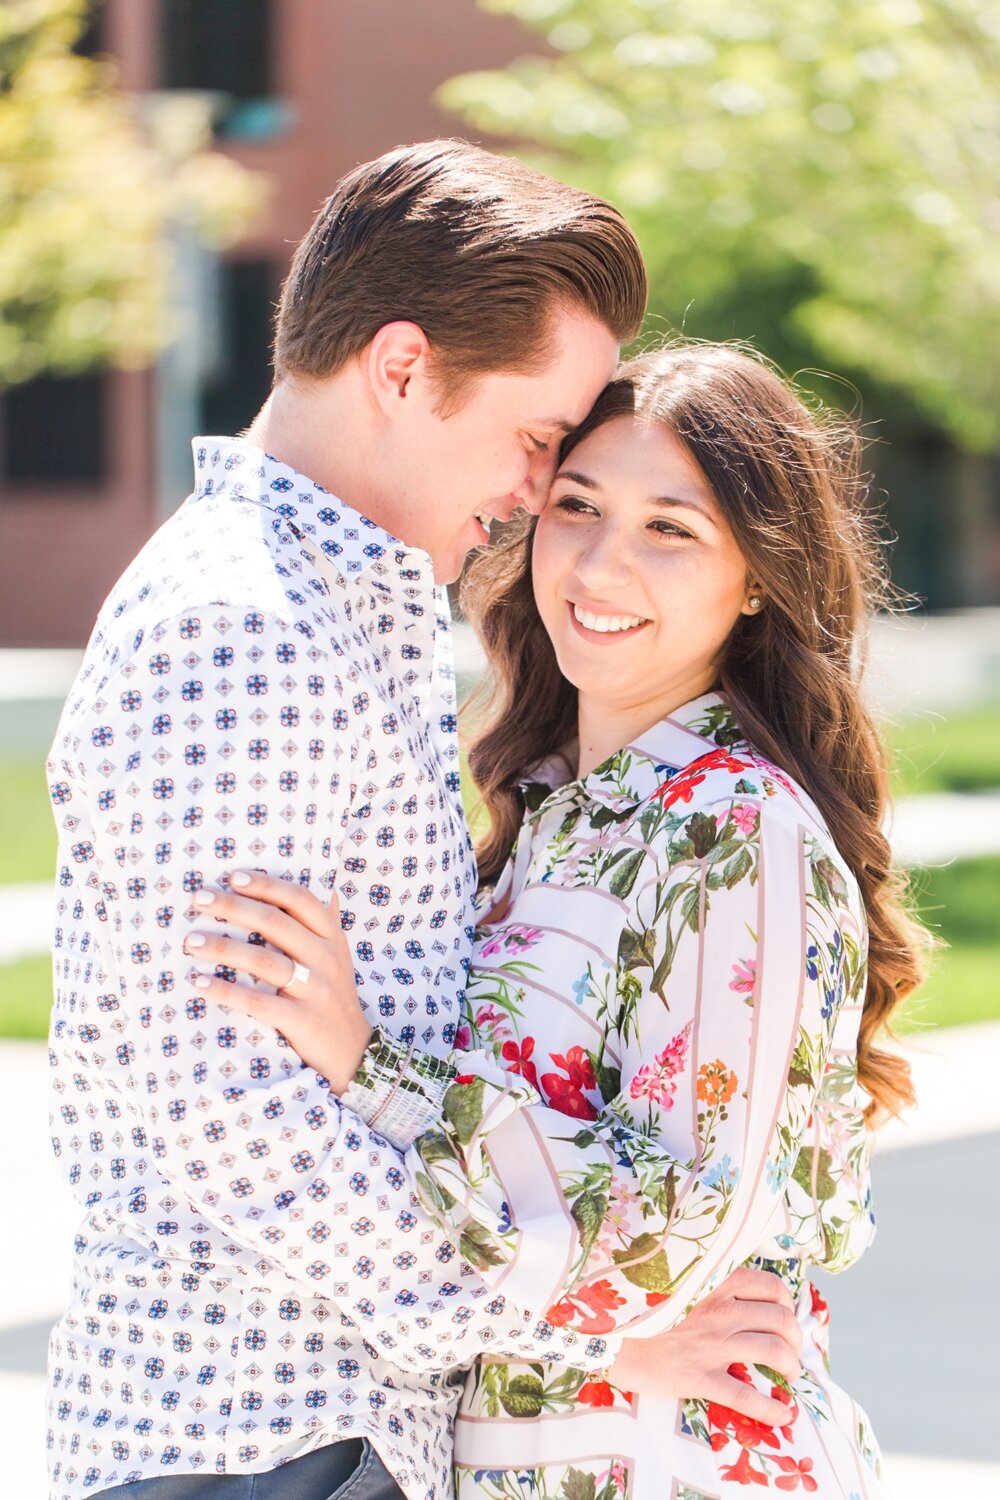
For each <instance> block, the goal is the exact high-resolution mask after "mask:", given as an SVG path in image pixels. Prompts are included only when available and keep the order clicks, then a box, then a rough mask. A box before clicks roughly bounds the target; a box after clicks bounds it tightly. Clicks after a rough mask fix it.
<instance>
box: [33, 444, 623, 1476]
mask: <svg viewBox="0 0 1000 1500" xmlns="http://www.w3.org/2000/svg"><path fill="white" fill-rule="evenodd" d="M195 461H196V488H195V491H194V493H193V494H192V495H191V496H190V498H189V499H188V501H187V502H186V503H185V504H184V505H183V506H182V507H181V509H180V510H179V511H178V512H177V513H176V515H174V516H173V517H172V518H171V519H170V520H169V521H168V522H167V523H166V524H165V525H164V526H163V527H162V528H161V529H160V531H159V532H158V533H157V534H156V535H155V536H154V537H153V538H152V540H151V541H150V542H149V544H148V545H147V546H146V548H145V549H144V550H143V552H142V553H140V555H139V557H138V558H137V559H136V560H135V562H134V563H133V564H132V566H131V567H130V568H129V569H128V571H127V572H126V573H125V575H124V576H123V577H122V579H121V580H120V581H119V583H118V584H117V585H116V587H115V588H114V590H113V591H112V593H111V595H110V597H109V599H108V600H107V602H106V604H105V606H104V608H103V610H102V611H101V615H100V617H99V620H98V623H97V626H96V629H95V632H94V635H93V637H92V639H91V642H90V645H89V647H88V650H87V653H86V657H85V660H84V664H83V667H82V669H81V671H80V675H79V677H78V679H77V681H76V683H75V685H74V687H73V690H72V692H71V693H70V696H69V699H68V701H67V704H66V707H65V709H64V712H63V716H62V719H61V722H60V725H59V729H58V732H57V735H56V739H55V743H54V746H53V749H52V753H51V758H50V762H49V778H50V787H51V792H52V797H53V802H54V806H55V813H56V820H57V823H58V829H59V857H58V885H57V916H56V934H55V1004H54V1010H53V1019H52V1029H51V1036H50V1060H51V1065H52V1132H53V1146H54V1150H55V1153H56V1156H57V1157H58V1159H59V1162H60V1164H61V1166H62V1167H63V1169H64V1171H65V1173H66V1177H67V1180H68V1182H69V1184H70V1186H71V1188H72V1191H73V1192H74V1194H75V1195H76V1197H77V1198H78V1200H79V1202H80V1211H81V1221H80V1226H79V1231H78V1234H77V1237H76V1240H75V1247H74V1272H73V1284H72V1289H71V1295H70V1301H69V1306H68V1308H67V1311H66V1313H65V1315H64V1316H63V1318H62V1319H61V1320H60V1322H59V1323H58V1324H57V1326H56V1328H55V1330H54V1332H53V1335H52V1340H51V1346H50V1361H49V1363H50V1384H51V1400H50V1426H49V1435H48V1447H49V1465H50V1476H51V1491H50V1493H51V1496H52V1497H53V1500H80V1497H81V1496H83V1495H93V1494H95V1493H99V1492H100V1491H101V1490H102V1489H106V1488H109V1487H111V1486H114V1485H118V1484H122V1483H125V1482H131V1481H134V1480H138V1479H143V1478H151V1477H153V1476H162V1475H169V1474H178V1473H190V1472H197V1471H199V1470H204V1471H206V1472H217V1473H226V1474H230V1473H253V1472H259V1471H263V1470H267V1469H270V1468H273V1467H274V1466H275V1465H277V1464H280V1463H283V1462H286V1461H288V1460H290V1459H292V1458H297V1457H300V1456H301V1455H302V1454H304V1453H307V1452H309V1451H311V1450H312V1449H314V1448H316V1447H319V1446H320V1445H321V1444H323V1443H325V1442H329V1441H332V1440H335V1439H336V1438H338V1437H340V1436H344V1437H358V1436H367V1437H369V1438H370V1439H371V1441H372V1443H373V1445H374V1446H375V1447H376V1449H377V1451H378V1452H379V1454H380V1456H381V1457H382V1459H383V1461H384V1462H385V1464H386V1466H387V1468H388V1469H389V1470H390V1472H391V1473H392V1474H393V1475H394V1477H395V1478H396V1480H397V1482H398V1483H399V1484H400V1485H401V1487H402V1488H403V1490H404V1491H405V1492H406V1493H407V1495H408V1496H411V1497H413V1500H418V1497H419V1500H441V1497H444V1496H445V1495H447V1494H449V1492H450V1487H451V1474H450V1466H451V1456H452V1455H451V1447H452V1423H453V1417H454V1412H455V1407H456V1403H457V1400H458V1395H459V1391H460V1387H461V1381H460V1379H459V1378H458V1377H457V1375H456V1374H455V1371H456V1370H457V1367H458V1366H460V1365H461V1364H462V1363H463V1362H466V1363H467V1362H469V1361H471V1360H472V1359H473V1358H474V1357H475V1356H476V1355H477V1354H479V1353H480V1352H482V1351H483V1350H489V1351H490V1352H491V1353H493V1354H497V1355H501V1356H502V1355H505V1354H507V1355H509V1356H510V1357H518V1356H520V1357H528V1358H533V1357H534V1358H542V1357H544V1358H545V1359H546V1361H547V1362H551V1361H552V1360H568V1361H569V1362H570V1363H571V1364H573V1365H574V1366H577V1367H580V1368H585V1369H597V1368H599V1367H600V1366H601V1365H602V1364H605V1363H607V1361H608V1358H609V1349H608V1345H607V1344H606V1343H605V1341H604V1340H603V1339H600V1338H591V1339H587V1338H586V1337H580V1336H578V1335H577V1334H575V1333H573V1332H572V1331H570V1330H566V1329H557V1328H554V1327H553V1326H552V1325H551V1324H549V1323H547V1322H546V1321H545V1320H544V1318H543V1317H542V1318H540V1317H539V1315H538V1314H537V1313H536V1312H532V1311H531V1310H530V1309H525V1308H515V1307H513V1306H512V1305H511V1304H510V1302H509V1300H508V1299H505V1298H504V1296H502V1295H497V1294H496V1293H495V1292H494V1291H492V1290H491V1289H490V1288H489V1287H488V1286H487V1284H486V1283H485V1282H484V1281H483V1280H482V1279H481V1278H480V1276H479V1275H478V1274H477V1273H476V1272H475V1271H474V1270H473V1268H472V1267H471V1266H470V1265H468V1264H467V1263H466V1262H465V1261H464V1259H463V1258H462V1256H461V1255H460V1254H459V1253H458V1250H457V1247H456V1245H455V1243H454V1242H453V1240H452V1239H450V1238H448V1237H447V1235H446V1234H445V1233H444V1232H443V1231H442V1230H441V1229H439V1228H438V1227H437V1225H436V1224H435V1223H434V1221H433V1220H432V1219H431V1218H430V1216H429V1215H428V1213H427V1212H426V1210H425V1209H424V1208H423V1207H422V1206H421V1204H420V1202H419V1200H418V1198H417V1196H416V1195H415V1193H414V1192H413V1183H412V1180H411V1176H410V1172H411V1170H412V1168H411V1167H410V1165H409V1163H408V1162H407V1160H406V1159H405V1157H404V1154H403V1153H402V1152H401V1151H399V1150H397V1149H395V1148H393V1147H392V1146H390V1145H388V1144H387V1143H386V1141H385V1140H384V1139H383V1138H382V1137H381V1136H379V1135H378V1134H377V1133H376V1132H375V1131H373V1130H372V1129H371V1128H370V1127H369V1126H367V1125H366V1124H365V1123H364V1121H363V1120H362V1119H361V1118H360V1117H359V1116H358V1115H356V1114H355V1113H353V1112H352V1111H351V1110H350V1109H349V1108H347V1107H346V1106H344V1105H343V1104H342V1103H341V1101H340V1100H339V1099H338V1098H337V1097H336V1096H335V1095H333V1094H331V1093H330V1091H329V1089H328V1088H327V1086H326V1083H325V1080H323V1079H322V1078H320V1077H319V1076H318V1075H317V1074H316V1073H315V1072H314V1071H312V1070H311V1069H309V1068H306V1067H304V1066H302V1065H301V1063H300V1062H299V1060H298V1058H297V1057H296V1056H295V1054H294V1053H293V1052H292V1051H291V1050H290V1049H289V1048H288V1047H287V1046H286V1045H285V1044H284V1043H283V1041H282V1039H281V1038H280V1037H279V1036H277V1035H276V1033H274V1032H272V1031H268V1030H267V1029H266V1028H261V1027H259V1026H257V1025H256V1024H255V1023H254V1022H253V1021H252V1020H251V1019H249V1018H247V1017H244V1016H241V1015H239V1014H236V1013H230V1012H227V1011H225V1010H224V1009H222V1008H220V1007H218V1006H214V1005H211V1004H208V1003H206V1001H205V1000H204V998H203V997H202V996H200V995H199V993H198V992H197V991H196V990H195V989H194V988H193V986H192V985H191V983H190V979H191V978H192V977H193V975H194V973H195V969H194V967H193V965H192V964H191V962H190V960H189V959H187V958H186V957H185V956H184V954H183V952H182V943H183V938H184V934H185V931H186V930H189V923H188V920H187V919H188V918H192V917H193V919H194V920H196V921H199V922H202V923H203V922H204V920H205V918H204V916H203V915H201V914H200V913H192V911H191V909H190V905H189V898H190V896H191V894H192V893H193V892H194V891H195V890H197V889H199V888H200V887H202V886H217V885H218V884H219V883H220V882H224V881H225V879H226V876H227V873H228V872H229V871H231V870H233V869H235V868H238V867H240V866H245V867H257V868H260V869H266V870H268V871H269V872H270V873H272V874H279V875H282V876H284V877H285V878H287V879H290V880H296V881H300V882H301V883H303V884H305V885H307V886H309V887H310V888H311V889H312V890H314V891H315V892H317V893H322V892H324V891H325V892H331V891H335V892H336V895H337V899H338V901H339V903H340V906H341V909H342V914H343V924H344V927H345V929H346V930H347V932H348V935H349V940H350V942H351V945H352V948H353V951H354V955H355V963H356V969H357V977H358V985H359V992H360V995H361V1000H362V1004H363V1006H364V1008H365V1011H366V1013H367V1014H368V1015H369V1017H370V1018H371V1020H372V1021H373V1023H374V1022H378V1023H379V1025H380V1026H381V1028H382V1030H383V1032H385V1033H386V1035H387V1036H389V1037H391V1038H394V1039H396V1040H398V1041H402V1042H403V1043H405V1044H407V1045H409V1044H414V1045H416V1046H417V1047H419V1048H420V1049H421V1051H423V1052H425V1053H429V1054H430V1055H431V1056H439V1057H442V1058H444V1057H445V1056H447V1054H448V1052H449V1050H450V1048H451V1046H452V1044H453V1042H454V1039H455V1033H456V1029H457V1025H458V1022H459V1019H460V1016H459V1009H460V1004H461V1000H462V996H463V984H464V981H465V974H466V969H467V967H468V960H469V952H470V941H471V920H472V898H473V893H474V889H475V884H476V878H475V865H474V860H473V856H472V852H471V846H470V843H469V838H468V833H467V830H466V826H465V821H464V818H463V814H462V807H461V801H460V791H459V777H458V748H457V736H456V723H455V704H454V682H453V672H452V667H451V661H450V648H449V640H448V629H449V627H448V620H447V600H446V596H445V595H444V593H443V591H442V590H440V589H436V588H435V586H434V583H433V577H432V571H431V565H430V560H429V558H428V557H427V556H426V554H424V553H423V552H420V551H418V550H415V549H412V548H407V547H405V546H403V545H402V544H401V543H399V542H398V541H397V540H395V539H394V538H392V537H390V536H389V535H388V534H387V533H386V532H385V531H383V530H382V529H381V528H380V527H378V526H376V525H374V524H373V523H372V522H370V521H368V520H366V519H365V518H364V517H362V516H360V515H358V514H357V513H356V512H354V511H352V510H350V509H349V508H348V507H347V506H345V505H343V504H342V503H341V502H340V501H338V500H336V499H335V498H334V497H333V496H331V495H330V494H328V493H327V492H326V491H325V490H323V489H322V487H321V486H319V485H317V484H314V483H313V482H311V481H310V480H308V479H306V478H304V477H303V476H302V475H300V474H297V473H295V472H294V471H293V470H291V469H289V468H287V467H286V466H285V465H283V464H281V463H279V462H277V461H276V460H274V459H272V458H270V457H267V456H266V455H264V454H263V453H261V452H260V450H258V449H256V448H253V447H252V446H250V445H249V444H247V443H244V442H241V441H238V440H232V439H220V438H204V439H198V440H197V441H196V443H195ZM449 1372H451V1373H449Z"/></svg>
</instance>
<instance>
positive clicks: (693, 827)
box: [687, 812, 719, 859]
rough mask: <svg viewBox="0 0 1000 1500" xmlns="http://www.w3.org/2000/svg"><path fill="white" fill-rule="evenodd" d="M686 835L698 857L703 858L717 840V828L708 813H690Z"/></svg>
mask: <svg viewBox="0 0 1000 1500" xmlns="http://www.w3.org/2000/svg"><path fill="white" fill-rule="evenodd" d="M687 835H688V838H689V839H690V840H691V847H692V849H693V850H694V852H695V855H696V857H697V858H698V859H704V858H705V856H706V854H707V853H708V851H709V850H710V849H712V848H714V846H715V845H716V844H717V843H718V841H719V830H718V827H717V826H716V822H715V819H714V818H713V817H712V816H711V814H710V813H703V812H696V813H692V814H691V816H690V818H688V820H687Z"/></svg>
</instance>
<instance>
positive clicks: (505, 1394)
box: [500, 1375, 543, 1417]
mask: <svg viewBox="0 0 1000 1500" xmlns="http://www.w3.org/2000/svg"><path fill="white" fill-rule="evenodd" d="M542 1391H543V1386H542V1382H541V1381H540V1380H539V1379H538V1377H537V1375H515V1376H514V1379H513V1380H511V1381H509V1382H508V1385H507V1389H506V1390H505V1391H501V1392H500V1405H501V1406H502V1407H503V1409H504V1411H505V1412H506V1413H507V1415H508V1417H540V1416H541V1414H542Z"/></svg>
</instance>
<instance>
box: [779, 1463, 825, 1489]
mask: <svg viewBox="0 0 1000 1500" xmlns="http://www.w3.org/2000/svg"><path fill="white" fill-rule="evenodd" d="M775 1462H776V1463H777V1465H778V1468H779V1469H781V1471H782V1477H781V1478H780V1479H776V1480H775V1481H774V1486H775V1489H779V1490H797V1489H798V1487H799V1485H800V1484H801V1486H802V1488H803V1489H804V1490H805V1491H806V1493H807V1494H810V1495H813V1494H815V1493H816V1491H817V1490H818V1489H819V1485H818V1484H817V1483H816V1481H815V1479H814V1478H813V1477H812V1474H811V1473H810V1470H811V1469H812V1466H813V1461H812V1459H811V1458H803V1459H801V1460H800V1461H798V1462H796V1460H795V1459H794V1458H779V1459H776V1460H775Z"/></svg>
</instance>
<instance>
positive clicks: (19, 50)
mask: <svg viewBox="0 0 1000 1500" xmlns="http://www.w3.org/2000/svg"><path fill="white" fill-rule="evenodd" d="M86 11H87V5H86V3H85V0H8V3H6V4H3V5H0V384H2V383H10V382H15V381H19V380H26V379H30V378H31V377H32V376H33V375H38V374H40V373H42V372H43V371H58V372H73V371H78V370H81V369H84V368H86V367H87V366H90V365H93V364H98V363H105V362H113V363H117V364H122V365H129V364H132V365H135V364H142V363H146V362H147V361H148V359H149V358H150V357H151V355H152V354H153V353H154V352H155V351H156V350H157V349H158V348H159V347H160V346H161V345H162V344H163V343H165V342H166V341H167V339H168V337H169V335H170V334H171V333H172V332H173V331H174V330H172V329H171V328H170V327H169V326H168V315H169V309H170V299H169V298H168V296H167V295H166V293H167V289H168V285H169V278H170V274H171V265H172V260H171V253H170V247H169V237H170V236H171V235H174V236H176V235H178V234H185V235H194V236H195V237H196V238H199V239H202V240H205V241H209V242H214V243H219V244H221V243H223V242H224V241H226V240H229V239H231V238H233V237H234V236H235V234H236V233H237V232H239V231H240V230H241V229H242V228H243V227H244V225H245V224H246V223H247V221H248V218H249V216H250V214H251V213H252V212H253V211H254V210H255V208H256V207H257V204H258V202H259V199H260V190H259V186H258V183H257V180H256V179H255V178H254V177H253V176H251V174H249V173H248V172H246V171H245V169H243V168H242V167H239V166H237V165H236V163H234V162H232V161H230V160H228V159H227V158H226V157H224V156H222V155H220V154H219V153H217V152H213V151H209V150H207V149H205V147H206V144H207V141H208V134H209V121H208V118H207V114H206V110H205V107H204V106H203V104H202V103H200V102H199V101H197V100H195V99H194V98H192V97H191V96H184V95H179V96H176V97H174V98H167V97H165V96H157V99H156V102H155V105H154V102H153V101H152V100H150V99H146V100H143V101H141V102H140V101H136V100H133V99H130V98H128V97H127V96H125V95H124V94H122V93H121V92H120V91H119V90H118V89H117V88H116V85H115V80H114V75H113V71H112V68H111V65H110V63H108V62H107V61H105V60H96V59H93V58H88V57H78V56H76V55H75V54H74V53H73V52H72V50H71V49H72V46H73V43H74V41H75V40H76V38H77V36H78V35H79V33H80V31H81V30H82V27H83V24H84V21H85V19H86Z"/></svg>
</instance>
